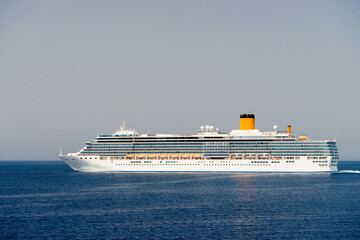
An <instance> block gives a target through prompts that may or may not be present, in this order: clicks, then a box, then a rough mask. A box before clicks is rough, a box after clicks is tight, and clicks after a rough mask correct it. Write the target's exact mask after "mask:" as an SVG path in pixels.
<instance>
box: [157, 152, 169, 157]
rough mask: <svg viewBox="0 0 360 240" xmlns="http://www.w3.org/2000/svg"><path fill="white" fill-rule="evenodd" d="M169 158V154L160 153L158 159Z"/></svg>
mask: <svg viewBox="0 0 360 240" xmlns="http://www.w3.org/2000/svg"><path fill="white" fill-rule="evenodd" d="M168 156H169V154H167V153H162V154H160V155H159V157H160V158H167V157H168Z"/></svg>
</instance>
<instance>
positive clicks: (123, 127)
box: [121, 120, 126, 130]
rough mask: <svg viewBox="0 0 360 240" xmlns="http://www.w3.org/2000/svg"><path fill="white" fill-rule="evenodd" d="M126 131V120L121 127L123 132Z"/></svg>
mask: <svg viewBox="0 0 360 240" xmlns="http://www.w3.org/2000/svg"><path fill="white" fill-rule="evenodd" d="M125 129H126V120H124V121H123V123H122V126H121V130H125Z"/></svg>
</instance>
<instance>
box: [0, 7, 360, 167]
mask: <svg viewBox="0 0 360 240" xmlns="http://www.w3.org/2000/svg"><path fill="white" fill-rule="evenodd" d="M359 92H360V1H347V0H344V1H340V0H337V1H331V0H328V1H320V0H311V1H289V0H284V1H228V0H227V1H220V0H219V1H209V0H206V1H88V0H87V1H10V0H9V1H0V116H1V118H0V130H1V138H0V160H13V159H14V160H21V159H23V160H27V159H34V160H35V159H39V160H45V159H48V160H51V159H58V157H57V155H58V153H59V149H60V148H62V150H63V152H66V153H67V152H77V151H78V150H80V149H81V148H82V147H83V146H84V144H85V142H86V141H90V140H91V139H93V138H94V137H95V136H96V134H98V133H112V132H113V131H115V130H116V129H117V128H118V127H119V126H120V125H121V123H122V121H123V120H127V123H128V126H129V127H134V128H136V129H137V130H138V131H139V132H140V133H183V134H191V133H195V132H196V130H197V129H198V128H199V127H200V126H201V125H207V124H209V125H215V127H218V128H220V130H222V131H226V132H228V131H230V130H231V129H237V128H239V114H240V113H254V114H256V127H257V128H259V129H263V130H271V129H272V127H273V125H275V124H276V125H278V126H279V128H280V129H285V128H286V125H287V124H291V125H292V126H293V131H294V132H295V133H296V134H302V133H305V134H307V135H308V136H309V137H310V138H312V139H333V138H334V136H335V133H336V132H338V133H337V140H338V148H339V153H340V156H341V159H360V158H359V148H360V131H359V129H360V126H359V124H360V107H359V103H360V93H359Z"/></svg>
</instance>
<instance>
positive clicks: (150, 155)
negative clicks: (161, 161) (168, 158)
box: [148, 154, 157, 158]
mask: <svg viewBox="0 0 360 240" xmlns="http://www.w3.org/2000/svg"><path fill="white" fill-rule="evenodd" d="M156 156H157V154H149V155H148V158H156Z"/></svg>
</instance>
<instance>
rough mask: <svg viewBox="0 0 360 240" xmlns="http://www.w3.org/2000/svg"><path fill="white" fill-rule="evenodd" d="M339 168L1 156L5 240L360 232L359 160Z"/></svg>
mask: <svg viewBox="0 0 360 240" xmlns="http://www.w3.org/2000/svg"><path fill="white" fill-rule="evenodd" d="M339 170H340V171H339V173H332V174H329V173H316V174H311V173H306V174H279V173H276V174H248V173H246V174H234V173H231V174H230V173H81V172H74V171H72V170H71V169H70V168H69V167H68V166H67V165H65V164H64V163H63V162H60V161H46V162H44V161H31V162H30V161H22V162H19V161H16V162H15V161H14V162H9V161H8V162H0V239H360V162H359V161H356V162H340V164H339Z"/></svg>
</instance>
